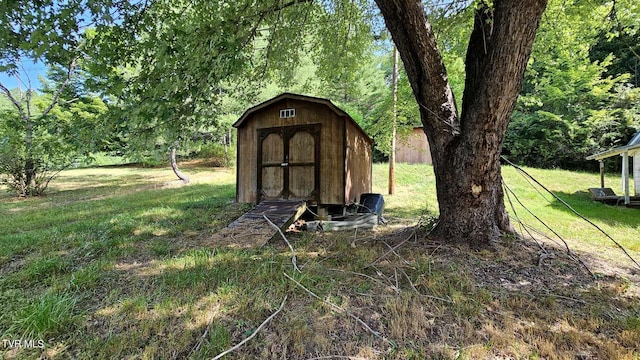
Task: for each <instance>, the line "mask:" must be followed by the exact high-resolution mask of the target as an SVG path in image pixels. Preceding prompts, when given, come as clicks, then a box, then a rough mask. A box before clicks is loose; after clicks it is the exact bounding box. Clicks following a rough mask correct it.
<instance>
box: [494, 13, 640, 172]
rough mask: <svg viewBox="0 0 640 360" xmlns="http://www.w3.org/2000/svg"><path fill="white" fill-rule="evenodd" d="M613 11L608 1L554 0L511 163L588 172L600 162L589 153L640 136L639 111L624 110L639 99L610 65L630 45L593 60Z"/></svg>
mask: <svg viewBox="0 0 640 360" xmlns="http://www.w3.org/2000/svg"><path fill="white" fill-rule="evenodd" d="M611 11H612V5H611V4H600V3H596V2H585V1H575V2H574V1H551V2H550V4H549V12H548V15H547V16H545V18H544V19H543V22H542V25H541V28H540V31H539V33H538V40H537V41H536V44H535V45H534V50H533V55H532V61H531V64H530V66H529V68H528V70H527V73H526V75H525V81H524V86H523V89H522V92H521V96H520V98H519V101H518V104H517V107H516V110H515V112H514V115H513V121H512V122H511V124H510V126H509V129H508V132H507V138H506V141H505V142H506V143H505V153H506V154H507V155H508V156H509V157H510V158H511V159H512V161H516V162H519V163H521V164H526V165H530V166H537V167H562V168H567V169H588V168H589V167H590V166H591V167H593V166H595V165H597V164H595V163H594V162H593V161H590V162H589V161H586V160H585V157H586V156H588V155H590V154H593V153H595V152H598V151H602V150H605V149H608V148H611V147H614V146H620V145H623V144H624V143H626V142H627V141H628V140H629V139H630V137H631V136H633V134H634V133H635V132H636V131H637V128H638V127H639V126H640V122H638V120H639V119H640V113H638V112H637V107H635V110H634V106H631V107H627V108H623V107H622V106H624V105H625V104H631V103H629V102H628V101H626V100H624V99H629V98H633V97H634V96H635V95H634V92H635V90H633V89H632V88H631V86H632V85H631V84H629V81H630V75H629V73H628V72H627V71H625V70H621V69H620V68H618V67H613V64H614V60H615V59H618V58H619V56H620V55H624V54H626V53H627V52H626V49H627V47H626V46H624V45H621V46H619V47H618V50H620V51H617V52H613V53H612V52H606V53H605V52H598V54H599V56H600V57H599V58H598V59H594V56H593V55H594V51H595V50H594V49H596V48H598V49H600V48H601V47H600V45H598V44H599V43H600V42H601V41H602V36H603V35H602V34H604V33H608V31H609V30H608V29H610V28H611V24H612V23H611ZM610 50H615V49H614V48H610ZM614 69H618V70H614ZM611 165H614V164H613V163H612V164H611Z"/></svg>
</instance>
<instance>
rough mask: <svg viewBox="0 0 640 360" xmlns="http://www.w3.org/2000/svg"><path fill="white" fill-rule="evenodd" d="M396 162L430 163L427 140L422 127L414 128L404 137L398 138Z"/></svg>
mask: <svg viewBox="0 0 640 360" xmlns="http://www.w3.org/2000/svg"><path fill="white" fill-rule="evenodd" d="M396 162H399V163H408V164H431V163H432V161H431V150H430V149H429V140H427V135H426V134H425V133H424V130H423V129H422V128H414V129H413V132H412V133H411V134H409V136H408V137H407V138H406V139H402V138H400V139H398V146H397V148H396Z"/></svg>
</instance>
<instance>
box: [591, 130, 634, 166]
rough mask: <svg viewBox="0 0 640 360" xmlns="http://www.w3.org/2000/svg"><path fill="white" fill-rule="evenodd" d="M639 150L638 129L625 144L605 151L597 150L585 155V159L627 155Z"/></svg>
mask: <svg viewBox="0 0 640 360" xmlns="http://www.w3.org/2000/svg"><path fill="white" fill-rule="evenodd" d="M638 151H640V131H638V133H637V134H635V135H634V136H633V138H631V140H630V141H629V142H628V143H627V145H625V146H619V147H617V148H613V149H610V150H607V151H603V152H599V153H597V154H593V155H591V156H587V160H602V159H606V158H608V157H612V156H616V155H620V154H624V153H627V154H629V155H633V154H635V153H636V152H638Z"/></svg>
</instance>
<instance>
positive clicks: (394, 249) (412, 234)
mask: <svg viewBox="0 0 640 360" xmlns="http://www.w3.org/2000/svg"><path fill="white" fill-rule="evenodd" d="M415 236H417V232H416V230H415V229H414V230H413V231H412V232H411V234H410V235H409V236H408V237H407V238H406V239H404V240H402V241H401V242H400V243H399V244H398V245H396V246H394V247H392V248H391V250H389V251H387V252H386V253H384V254H382V255H381V256H380V257H378V258H377V259H375V260H374V261H373V262H372V263H371V264H369V265H367V266H373V265H375V263H377V262H378V261H380V260H382V259H384V258H385V257H387V255H389V254H391V253H395V254H396V255H397V253H396V252H395V251H396V249H397V248H399V247H400V246H402V245H404V244H405V243H406V242H407V241H409V240H411V239H412V238H414V237H415ZM387 246H388V245H387Z"/></svg>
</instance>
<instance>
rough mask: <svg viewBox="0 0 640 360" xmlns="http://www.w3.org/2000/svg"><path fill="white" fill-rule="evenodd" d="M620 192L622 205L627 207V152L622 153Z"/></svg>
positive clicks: (629, 200)
mask: <svg viewBox="0 0 640 360" xmlns="http://www.w3.org/2000/svg"><path fill="white" fill-rule="evenodd" d="M622 191H624V204H625V205H629V203H630V202H631V198H630V197H629V152H628V151H625V152H623V153H622Z"/></svg>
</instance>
